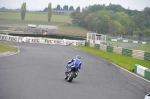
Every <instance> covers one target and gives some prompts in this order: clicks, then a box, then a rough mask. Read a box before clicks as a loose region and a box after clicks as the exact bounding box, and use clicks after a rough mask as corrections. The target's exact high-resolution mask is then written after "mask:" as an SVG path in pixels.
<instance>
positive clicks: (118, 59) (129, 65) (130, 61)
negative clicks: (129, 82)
mask: <svg viewBox="0 0 150 99" xmlns="http://www.w3.org/2000/svg"><path fill="white" fill-rule="evenodd" d="M76 48H78V49H80V50H84V51H86V52H89V53H91V54H94V55H95V56H98V57H101V58H104V59H106V60H108V61H109V62H113V63H115V64H117V65H118V66H121V67H123V68H125V69H127V70H129V71H133V69H134V64H140V65H142V66H145V67H147V68H149V69H150V62H149V61H145V60H139V59H135V58H132V57H129V56H124V55H120V54H115V53H112V52H105V51H102V50H97V49H95V48H90V47H85V46H76Z"/></svg>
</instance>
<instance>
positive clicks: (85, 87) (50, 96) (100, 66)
mask: <svg viewBox="0 0 150 99" xmlns="http://www.w3.org/2000/svg"><path fill="white" fill-rule="evenodd" d="M0 44H6V45H13V46H18V47H19V48H20V53H18V54H15V55H11V56H4V57H0V99H144V96H145V95H146V94H147V93H149V92H150V82H148V81H145V80H143V79H141V78H139V77H137V76H135V75H132V74H130V73H128V72H126V71H124V70H122V69H120V68H118V67H116V66H115V65H113V64H112V63H109V62H106V61H104V60H103V59H100V58H97V57H95V56H93V55H91V54H89V53H86V52H83V51H80V50H77V49H74V48H72V47H69V46H60V45H42V44H27V43H22V44H21V43H2V42H0ZM77 54H79V55H81V56H82V63H83V65H82V69H81V70H80V73H79V75H78V77H77V78H76V79H74V80H73V82H72V83H68V82H67V81H65V80H64V77H65V74H64V71H65V66H66V63H67V62H68V61H69V60H70V59H71V58H72V57H74V56H75V55H77Z"/></svg>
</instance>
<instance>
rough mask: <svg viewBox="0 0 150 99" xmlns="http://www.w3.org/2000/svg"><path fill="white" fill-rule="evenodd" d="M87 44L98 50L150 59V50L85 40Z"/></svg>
mask: <svg viewBox="0 0 150 99" xmlns="http://www.w3.org/2000/svg"><path fill="white" fill-rule="evenodd" d="M85 46H89V47H93V48H95V49H98V50H103V51H107V52H114V53H116V54H122V55H126V56H130V57H133V58H137V59H141V60H147V61H150V52H145V51H141V50H131V49H126V48H122V47H117V46H108V45H103V44H95V43H89V42H85Z"/></svg>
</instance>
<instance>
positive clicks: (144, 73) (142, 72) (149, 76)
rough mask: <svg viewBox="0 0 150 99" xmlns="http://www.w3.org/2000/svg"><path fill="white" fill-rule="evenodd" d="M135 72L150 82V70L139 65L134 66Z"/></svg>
mask: <svg viewBox="0 0 150 99" xmlns="http://www.w3.org/2000/svg"><path fill="white" fill-rule="evenodd" d="M134 72H135V73H137V74H139V75H141V76H143V77H145V78H146V79H149V80H150V69H148V68H146V67H143V66H141V65H139V64H135V65H134Z"/></svg>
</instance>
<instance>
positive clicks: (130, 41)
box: [107, 38, 150, 44]
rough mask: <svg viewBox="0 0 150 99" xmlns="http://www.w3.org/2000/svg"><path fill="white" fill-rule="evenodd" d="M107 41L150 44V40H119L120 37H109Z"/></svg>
mask: <svg viewBox="0 0 150 99" xmlns="http://www.w3.org/2000/svg"><path fill="white" fill-rule="evenodd" d="M107 41H115V42H129V43H139V44H150V42H144V41H132V40H118V39H109V38H107Z"/></svg>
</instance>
